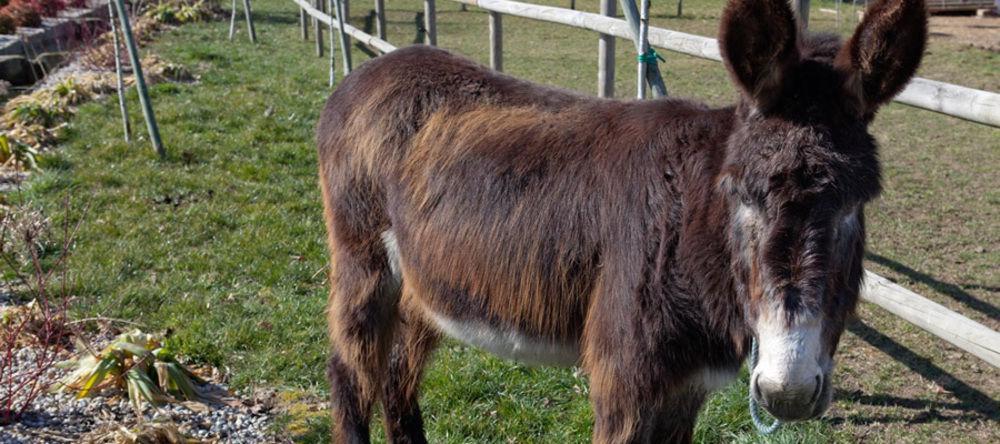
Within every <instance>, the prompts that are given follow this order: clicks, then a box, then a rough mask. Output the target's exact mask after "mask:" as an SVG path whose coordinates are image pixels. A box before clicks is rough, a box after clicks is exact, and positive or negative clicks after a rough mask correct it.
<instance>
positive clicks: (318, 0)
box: [313, 0, 326, 57]
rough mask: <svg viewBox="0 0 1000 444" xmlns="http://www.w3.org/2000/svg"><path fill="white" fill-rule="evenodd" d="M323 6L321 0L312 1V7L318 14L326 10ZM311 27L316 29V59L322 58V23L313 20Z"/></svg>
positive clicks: (323, 3)
mask: <svg viewBox="0 0 1000 444" xmlns="http://www.w3.org/2000/svg"><path fill="white" fill-rule="evenodd" d="M325 4H326V2H324V1H323V0H313V5H314V6H315V7H316V10H317V11H319V12H323V9H326V6H324V5H325ZM313 25H314V26H315V27H316V57H323V23H321V22H320V21H319V19H314V20H313Z"/></svg>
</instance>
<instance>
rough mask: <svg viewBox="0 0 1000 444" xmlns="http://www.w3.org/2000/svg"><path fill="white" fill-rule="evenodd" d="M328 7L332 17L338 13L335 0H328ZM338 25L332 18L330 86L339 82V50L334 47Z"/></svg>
mask: <svg viewBox="0 0 1000 444" xmlns="http://www.w3.org/2000/svg"><path fill="white" fill-rule="evenodd" d="M326 3H327V8H329V10H330V14H331V17H333V14H336V12H334V11H336V10H337V9H336V7H335V6H334V4H333V0H327V2H326ZM334 29H336V26H335V25H334V24H333V20H330V87H331V88H333V85H334V84H335V83H336V82H337V54H336V53H337V50H336V49H335V48H334V39H336V37H335V36H336V34H335V33H334V32H333V31H334Z"/></svg>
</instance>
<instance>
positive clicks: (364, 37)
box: [291, 0, 396, 54]
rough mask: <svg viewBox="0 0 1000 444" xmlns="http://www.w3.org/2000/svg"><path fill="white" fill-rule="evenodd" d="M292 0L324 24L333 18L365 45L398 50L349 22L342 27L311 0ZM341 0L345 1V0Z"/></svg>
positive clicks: (345, 31) (387, 50)
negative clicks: (310, 0)
mask: <svg viewBox="0 0 1000 444" xmlns="http://www.w3.org/2000/svg"><path fill="white" fill-rule="evenodd" d="M291 1H292V2H294V3H295V4H296V5H298V6H299V7H300V8H302V9H303V10H305V11H306V14H309V15H310V16H312V17H315V18H316V19H317V20H319V21H320V22H322V23H324V24H327V25H329V24H330V21H331V20H332V21H333V22H334V25H333V26H334V27H336V28H337V29H338V30H340V29H343V30H344V33H345V34H347V35H349V36H351V37H353V38H355V39H357V40H358V41H359V42H361V43H363V44H364V45H366V46H368V47H370V48H372V49H375V50H377V51H378V52H381V53H382V54H385V53H389V52H392V51H395V50H396V47H395V46H393V45H392V44H391V43H389V42H387V41H385V40H382V39H380V38H378V37H375V36H373V35H371V34H368V33H366V32H364V31H362V30H360V29H358V28H355V27H353V26H351V25H349V24H347V23H344V24H343V26H342V27H341V25H340V23H338V20H335V19H333V18H332V17H330V16H329V15H327V14H325V13H323V12H320V11H317V10H316V8H314V7H313V6H312V5H310V4H309V2H308V1H306V0H291ZM340 1H341V2H343V1H344V0H340ZM340 8H343V4H342V5H341V6H340ZM345 49H346V48H345ZM344 52H345V53H347V54H350V51H349V50H346V51H344Z"/></svg>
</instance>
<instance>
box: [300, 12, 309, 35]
mask: <svg viewBox="0 0 1000 444" xmlns="http://www.w3.org/2000/svg"><path fill="white" fill-rule="evenodd" d="M299 25H300V26H301V27H302V40H304V41H309V18H308V17H307V14H306V10H305V9H302V8H299Z"/></svg>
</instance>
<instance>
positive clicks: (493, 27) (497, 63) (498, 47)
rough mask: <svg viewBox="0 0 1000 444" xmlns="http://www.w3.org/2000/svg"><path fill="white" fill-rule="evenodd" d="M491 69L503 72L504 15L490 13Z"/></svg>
mask: <svg viewBox="0 0 1000 444" xmlns="http://www.w3.org/2000/svg"><path fill="white" fill-rule="evenodd" d="M490 68H493V69H495V70H497V71H503V15H502V14H500V13H499V12H493V11H490Z"/></svg>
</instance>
